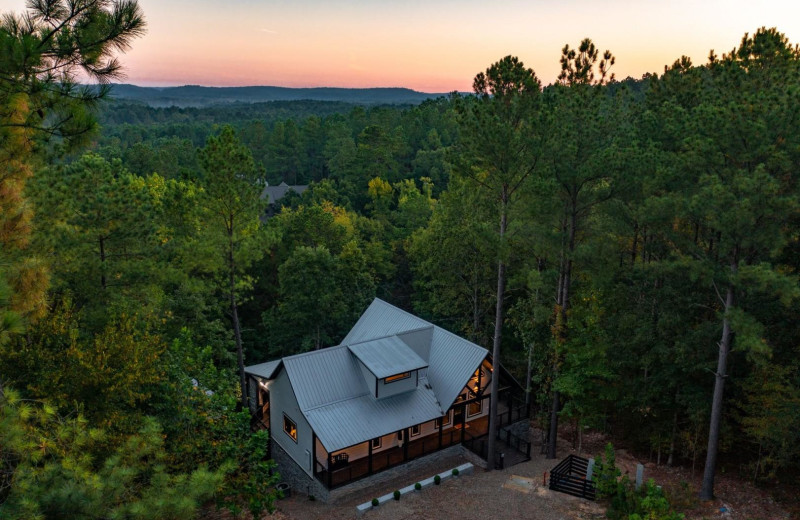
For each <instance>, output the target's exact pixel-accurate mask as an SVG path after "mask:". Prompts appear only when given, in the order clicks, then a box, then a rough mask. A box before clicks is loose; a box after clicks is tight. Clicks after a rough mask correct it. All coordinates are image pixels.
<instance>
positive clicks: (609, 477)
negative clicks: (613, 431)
mask: <svg viewBox="0 0 800 520" xmlns="http://www.w3.org/2000/svg"><path fill="white" fill-rule="evenodd" d="M619 476H620V471H619V469H618V468H617V466H616V457H615V455H614V446H613V445H612V444H611V443H610V442H609V443H608V444H606V452H605V456H601V457H600V458H598V459H597V462H596V463H595V465H594V473H593V474H592V480H593V481H594V483H595V486H596V487H597V498H610V497H612V496H614V495H615V494H617V488H618V481H617V478H618V477H619Z"/></svg>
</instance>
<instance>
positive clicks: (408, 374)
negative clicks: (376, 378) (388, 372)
mask: <svg viewBox="0 0 800 520" xmlns="http://www.w3.org/2000/svg"><path fill="white" fill-rule="evenodd" d="M409 377H411V372H403V373H402V374H397V375H395V376H389V377H386V378H384V379H383V382H384V383H394V382H395V381H400V380H401V379H408V378H409Z"/></svg>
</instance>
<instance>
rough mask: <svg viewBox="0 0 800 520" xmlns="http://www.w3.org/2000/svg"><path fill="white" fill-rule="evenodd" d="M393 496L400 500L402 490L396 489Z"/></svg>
mask: <svg viewBox="0 0 800 520" xmlns="http://www.w3.org/2000/svg"><path fill="white" fill-rule="evenodd" d="M393 495H394V499H395V500H400V490H397V489H395V490H394V493H393Z"/></svg>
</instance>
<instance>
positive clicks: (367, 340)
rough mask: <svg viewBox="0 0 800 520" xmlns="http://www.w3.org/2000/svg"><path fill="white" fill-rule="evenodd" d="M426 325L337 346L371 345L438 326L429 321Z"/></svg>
mask: <svg viewBox="0 0 800 520" xmlns="http://www.w3.org/2000/svg"><path fill="white" fill-rule="evenodd" d="M418 319H420V320H422V318H418ZM422 321H425V320H422ZM425 323H427V325H425V326H424V327H417V328H415V329H408V330H404V331H402V332H395V333H394V334H386V335H385V336H378V337H375V338H370V339H363V340H361V341H356V342H355V343H341V344H339V345H337V346H339V347H341V346H346V347H354V346H356V345H360V344H362V343H369V342H370V341H378V340H379V339H386V338H391V337H393V336H400V335H401V334H408V333H410V332H419V331H421V330H425V329H432V328H433V327H435V326H436V325H434V324H433V323H430V322H427V321H425ZM397 339H400V338H397ZM400 341H402V340H400Z"/></svg>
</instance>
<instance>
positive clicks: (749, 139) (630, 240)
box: [0, 0, 800, 519]
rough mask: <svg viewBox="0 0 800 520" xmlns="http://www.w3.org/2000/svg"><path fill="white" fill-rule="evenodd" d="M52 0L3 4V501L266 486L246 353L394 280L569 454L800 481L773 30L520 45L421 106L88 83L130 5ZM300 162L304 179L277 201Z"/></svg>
mask: <svg viewBox="0 0 800 520" xmlns="http://www.w3.org/2000/svg"><path fill="white" fill-rule="evenodd" d="M73 4H74V5H73ZM37 5H38V6H39V9H38V10H33V11H32V12H31V15H30V17H29V18H27V19H15V18H10V17H9V18H4V19H3V21H2V23H0V49H2V53H0V71H2V73H0V208H2V211H1V212H0V513H1V514H0V516H3V518H64V517H70V518H165V519H166V518H188V517H191V516H193V515H196V514H199V512H200V511H201V508H203V507H206V508H207V507H209V505H210V504H212V505H213V504H216V505H217V506H219V507H225V508H228V509H230V510H232V511H233V512H234V513H238V512H239V511H243V510H245V509H250V510H252V511H253V512H258V511H260V510H262V509H264V508H271V507H272V501H273V499H274V494H273V492H272V491H271V489H272V486H273V485H274V483H275V482H276V480H275V479H276V478H277V477H276V476H275V475H272V474H271V472H270V470H271V463H270V461H267V460H265V453H266V438H265V435H266V433H265V432H256V433H252V432H251V430H250V428H249V424H250V418H249V414H248V412H247V409H246V407H244V409H243V406H242V399H243V398H244V397H243V395H242V378H243V371H242V368H243V366H245V365H249V364H255V363H258V362H262V361H265V360H268V359H274V358H276V357H279V356H285V355H289V354H293V353H298V352H303V351H307V350H310V349H319V348H325V347H328V346H332V345H336V344H338V341H340V340H341V339H342V337H343V334H344V333H345V332H346V331H347V330H348V329H349V328H350V327H351V326H352V324H353V323H354V322H355V320H356V319H357V318H358V316H359V315H360V313H361V312H362V311H363V310H364V309H365V308H366V305H367V304H368V303H369V302H370V301H371V299H372V298H373V297H375V296H378V297H381V298H383V299H385V300H387V301H389V302H391V303H393V304H396V305H398V306H401V307H404V308H406V309H409V310H411V311H412V312H414V313H416V314H418V315H420V316H422V317H424V318H426V319H428V320H430V321H433V322H435V323H437V324H440V325H441V326H443V327H445V328H447V329H449V330H451V331H453V332H455V333H458V334H460V335H463V336H464V337H466V338H469V339H471V340H472V341H474V342H476V343H478V344H479V345H482V346H484V347H486V348H488V349H489V350H490V351H492V352H493V355H494V357H495V359H499V360H500V362H502V363H503V364H504V365H505V366H506V367H508V368H509V370H511V371H512V373H513V374H515V375H516V376H517V377H518V379H519V380H520V381H522V382H528V383H527V384H528V386H529V389H530V393H531V401H532V404H533V406H534V410H535V411H536V414H537V419H536V420H537V421H538V422H539V424H540V425H541V427H542V428H543V429H544V430H545V431H549V435H548V438H547V439H546V444H547V449H548V453H549V455H550V456H555V449H556V439H557V435H556V432H557V431H558V429H559V428H561V429H562V430H563V429H570V430H573V431H575V432H577V435H576V436H575V438H576V443H577V445H578V446H577V447H578V449H580V442H581V441H580V439H581V435H582V433H583V432H586V431H589V430H594V431H603V432H606V433H608V434H610V435H612V436H613V438H614V439H616V440H617V442H620V443H623V444H625V445H626V446H629V447H630V448H631V449H633V450H639V451H641V452H652V453H657V454H658V455H657V456H658V461H659V463H663V464H670V465H672V464H685V465H688V466H691V467H692V468H693V469H694V468H697V470H698V471H700V470H702V468H705V473H704V475H705V476H704V479H703V487H702V489H701V490H699V491H700V493H701V496H702V497H704V498H710V497H711V496H712V495H713V484H714V474H715V473H714V472H715V470H716V471H720V470H723V471H728V472H738V473H739V474H741V475H742V478H746V479H750V480H753V481H755V482H758V483H760V484H765V485H769V484H773V483H775V482H778V481H781V480H787V479H790V478H796V476H797V471H796V468H795V466H796V464H797V463H798V462H800V433H799V432H800V366H798V359H800V327H798V326H797V323H798V321H799V320H800V284H799V283H798V270H799V269H800V234H799V230H800V199H799V198H798V197H800V185H799V184H798V181H799V180H800V177H798V168H799V167H800V133H798V132H797V122H798V118H799V117H800V50H799V49H798V47H797V46H795V45H792V44H791V43H790V42H789V41H788V40H787V39H786V37H785V36H784V35H782V34H781V33H779V32H778V31H777V30H774V29H759V30H758V31H756V32H755V33H754V34H750V35H745V36H744V37H743V38H742V40H741V42H739V44H738V45H737V46H736V47H735V48H733V50H731V51H730V52H728V53H726V54H723V55H721V56H718V55H716V54H715V53H714V52H712V53H711V54H710V56H709V60H708V62H707V63H704V64H702V65H696V64H693V63H692V62H691V61H690V60H689V59H688V58H685V57H683V58H680V59H678V60H677V61H675V63H673V64H672V65H670V66H667V67H665V69H664V72H663V73H662V74H652V75H651V74H648V75H646V76H645V77H643V78H641V79H631V78H628V79H626V80H624V81H617V80H616V79H615V78H614V74H613V66H614V57H613V55H612V54H611V53H610V52H608V51H606V52H604V53H603V52H600V51H599V49H598V48H597V47H595V45H594V44H593V43H592V42H591V41H590V40H584V41H582V42H579V45H578V46H577V47H575V48H573V47H570V46H569V45H568V46H566V47H565V48H564V49H563V51H562V56H561V66H562V73H561V75H560V76H559V78H558V81H557V82H555V83H554V84H551V85H543V84H542V83H541V81H540V80H539V79H538V78H537V76H536V74H535V73H534V71H533V70H532V69H530V68H526V67H525V65H524V64H523V63H522V62H521V61H519V60H518V59H517V58H514V57H511V56H509V57H506V58H503V59H501V60H499V61H498V62H496V63H494V64H492V65H491V66H489V67H488V68H487V69H486V71H485V72H482V73H479V74H478V75H477V76H476V77H475V80H474V93H473V94H470V95H458V94H453V95H451V96H449V97H440V98H438V99H434V100H428V101H425V102H423V103H421V104H419V105H404V106H393V105H371V106H362V105H354V104H347V103H342V102H324V101H280V102H270V103H256V104H243V103H241V104H240V103H236V104H227V105H214V106H209V107H195V108H177V107H162V108H156V107H149V106H146V105H143V104H136V103H129V102H125V101H120V100H117V101H111V102H105V101H104V100H103V98H104V97H105V96H106V94H107V92H106V89H104V88H101V89H99V90H98V89H96V88H95V89H85V88H82V87H80V85H76V84H74V83H73V81H72V80H73V75H74V73H75V71H76V70H77V69H78V68H80V69H82V70H83V71H84V72H88V73H90V74H91V75H93V76H94V78H95V79H96V80H99V81H101V82H102V81H106V80H109V79H114V78H115V77H116V76H115V74H116V73H117V72H118V67H119V64H118V63H117V62H116V59H115V58H114V53H115V51H116V50H119V49H125V48H126V46H127V45H129V44H131V43H134V44H135V40H134V39H135V37H137V36H138V35H140V34H141V32H142V30H143V24H144V22H143V18H142V14H141V12H140V11H139V8H138V6H137V5H136V3H135V2H96V1H91V0H82V1H78V2H73V3H71V4H70V5H73V7H72V8H71V9H68V8H65V7H64V5H66V4H63V3H61V2H55V1H50V2H42V3H37ZM47 6H51V9H49V10H48V9H47ZM52 6H56V7H59V6H60V7H59V8H58V9H54V8H52ZM75 6H77V7H75ZM721 43H729V42H721ZM280 182H286V183H288V184H309V185H310V186H309V189H308V190H307V191H305V192H304V193H303V194H302V195H297V194H290V195H289V196H287V197H286V198H284V199H282V200H281V201H280V202H281V204H282V209H281V210H280V212H279V213H277V214H276V215H275V216H273V217H270V218H265V213H264V211H265V206H264V201H263V200H262V199H260V197H259V196H260V194H261V192H262V190H263V187H264V186H265V185H266V184H267V183H269V184H277V183H280ZM493 402H496V400H493ZM490 438H493V437H491V436H490ZM490 453H491V450H490Z"/></svg>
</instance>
